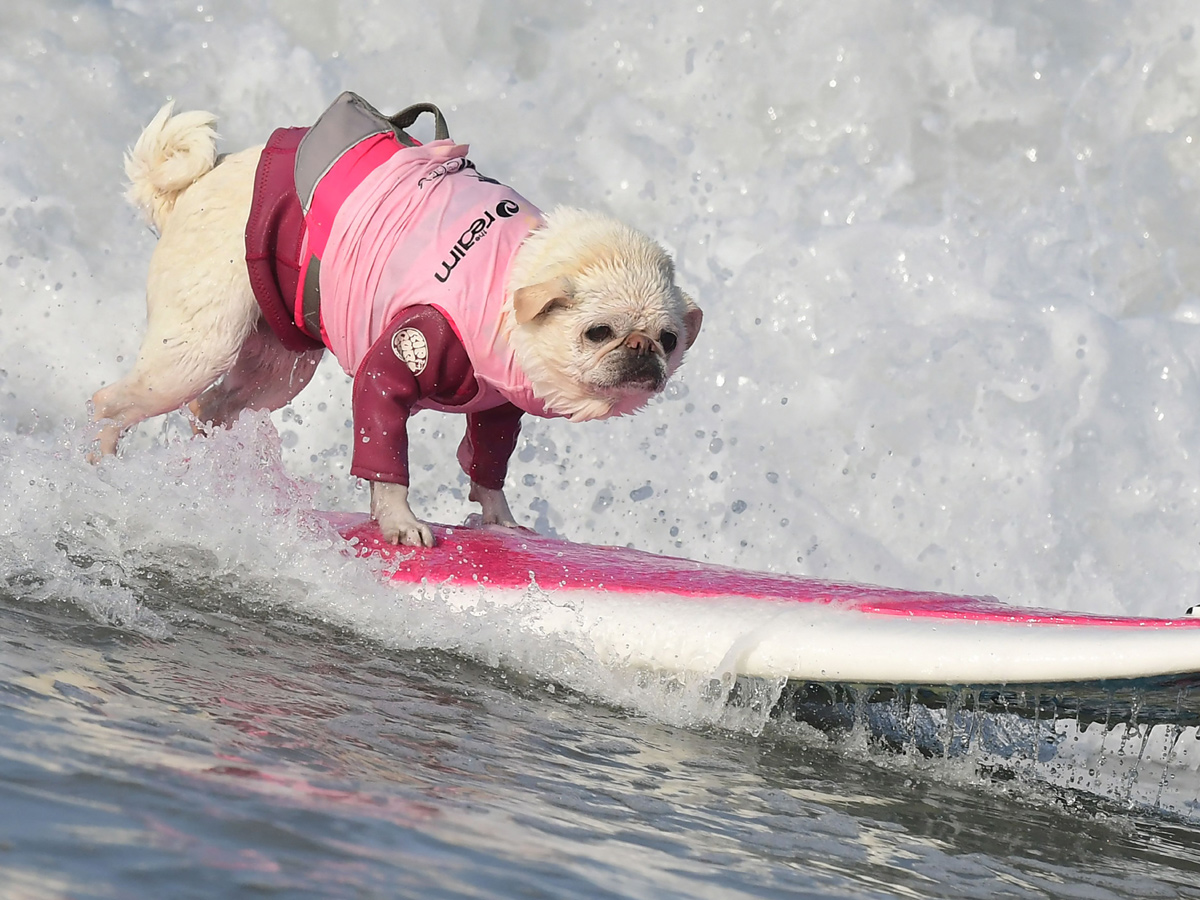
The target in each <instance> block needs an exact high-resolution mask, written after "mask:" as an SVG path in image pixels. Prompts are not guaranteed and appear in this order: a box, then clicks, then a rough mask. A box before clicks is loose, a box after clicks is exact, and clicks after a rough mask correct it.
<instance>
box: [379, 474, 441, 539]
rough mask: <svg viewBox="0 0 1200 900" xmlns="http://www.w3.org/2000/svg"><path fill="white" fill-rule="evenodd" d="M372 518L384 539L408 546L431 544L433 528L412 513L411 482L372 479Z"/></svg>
mask: <svg viewBox="0 0 1200 900" xmlns="http://www.w3.org/2000/svg"><path fill="white" fill-rule="evenodd" d="M371 518H372V519H374V520H375V521H376V522H377V523H378V525H379V530H380V531H381V532H383V538H384V540H386V541H389V542H390V543H393V544H404V545H405V546H406V547H432V546H433V530H432V529H431V528H430V527H429V526H428V525H426V524H425V523H424V522H422V521H420V520H419V519H418V518H417V517H416V516H414V515H413V512H412V508H411V507H410V506H409V505H408V485H404V484H389V483H387V482H383V481H372V482H371Z"/></svg>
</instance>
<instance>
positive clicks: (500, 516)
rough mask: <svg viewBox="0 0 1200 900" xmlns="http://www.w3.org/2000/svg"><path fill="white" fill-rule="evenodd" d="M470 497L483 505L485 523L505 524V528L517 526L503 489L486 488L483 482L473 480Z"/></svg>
mask: <svg viewBox="0 0 1200 900" xmlns="http://www.w3.org/2000/svg"><path fill="white" fill-rule="evenodd" d="M468 499H470V500H473V501H475V502H476V503H478V504H479V505H480V506H482V507H483V515H482V517H481V518H482V520H483V524H484V525H503V526H504V527H505V528H517V527H519V526H518V525H517V520H516V519H514V518H513V514H512V511H511V510H510V509H509V508H508V500H506V499H505V497H504V491H503V489H499V490H498V489H496V488H485V487H484V486H483V485H481V484H476V483H475V482H473V481H472V482H471V493H470V494H469V495H468Z"/></svg>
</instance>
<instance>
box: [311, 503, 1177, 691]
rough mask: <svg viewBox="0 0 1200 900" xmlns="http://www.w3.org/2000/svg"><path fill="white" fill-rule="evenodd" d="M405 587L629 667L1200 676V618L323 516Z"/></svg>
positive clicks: (967, 679)
mask: <svg viewBox="0 0 1200 900" xmlns="http://www.w3.org/2000/svg"><path fill="white" fill-rule="evenodd" d="M326 518H327V519H328V521H329V522H330V523H331V524H333V525H334V527H335V528H337V530H338V532H339V533H340V534H341V535H342V537H343V538H345V539H346V540H347V541H348V542H349V543H350V544H351V545H352V548H353V549H352V552H354V553H356V554H357V555H358V556H360V557H374V558H376V559H378V560H379V561H380V562H381V569H380V571H381V575H382V577H385V578H387V579H389V580H390V581H392V582H394V583H396V584H397V585H410V586H417V585H424V586H429V587H435V588H437V589H438V590H441V591H443V593H446V594H447V595H454V596H456V597H458V598H460V599H459V602H461V603H462V604H463V606H464V609H468V610H471V611H474V613H476V614H477V613H478V610H479V609H480V608H481V607H480V606H479V604H481V603H486V604H491V605H492V606H493V607H494V606H495V605H496V604H502V605H503V604H507V605H509V606H511V607H512V608H514V609H520V610H522V611H523V612H524V618H523V619H521V623H522V624H521V627H523V628H528V629H529V630H531V631H532V632H534V633H538V634H546V635H550V636H554V637H555V638H558V639H563V640H567V641H569V642H576V643H579V644H580V645H581V646H583V647H585V648H586V649H587V650H589V651H590V652H591V653H593V654H595V655H598V656H599V657H600V658H602V659H604V660H607V661H609V662H612V663H615V664H621V665H634V666H647V667H652V668H661V669H667V670H678V671H695V672H710V673H713V672H715V673H728V674H732V675H744V676H751V677H766V678H780V677H782V678H786V679H789V680H800V681H804V680H811V681H823V682H828V681H834V682H843V683H858V684H922V685H973V684H975V685H978V684H988V685H1001V684H1020V683H1056V684H1062V683H1076V682H1084V681H1087V682H1094V681H1103V680H1127V679H1144V678H1160V677H1163V676H1183V675H1193V674H1195V675H1200V618H1191V617H1180V618H1153V617H1132V616H1130V617H1126V616H1112V615H1094V614H1086V613H1076V612H1067V611H1062V610H1053V609H1032V608H1026V607H1015V606H1009V605H1006V604H1004V603H1002V602H1000V601H999V600H997V599H995V598H993V597H973V596H958V595H952V594H943V593H933V592H921V591H905V590H898V589H894V588H886V587H876V586H870V585H857V584H848V583H842V582H834V581H825V580H820V579H812V578H805V577H802V576H796V575H786V574H777V573H769V572H752V571H745V570H741V569H736V568H731V567H727V566H718V565H712V564H707V563H700V562H696V561H694V560H689V559H681V558H676V557H669V556H660V555H657V554H653V553H647V552H644V551H640V550H634V549H629V548H623V547H603V546H596V545H589V544H576V543H570V542H567V541H563V540H558V539H554V538H548V537H544V536H541V535H537V534H535V533H533V532H530V531H526V530H512V529H504V528H496V527H445V526H435V527H434V534H435V538H436V546H434V547H432V548H424V547H397V546H395V545H392V544H388V543H387V542H385V541H384V540H383V538H382V535H381V534H380V533H379V530H378V528H377V527H376V526H375V525H374V523H372V522H371V521H370V520H369V519H368V517H367V516H365V515H349V514H326Z"/></svg>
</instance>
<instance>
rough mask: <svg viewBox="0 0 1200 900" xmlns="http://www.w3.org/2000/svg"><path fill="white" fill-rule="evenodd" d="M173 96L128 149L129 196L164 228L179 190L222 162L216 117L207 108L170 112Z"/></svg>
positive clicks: (147, 215)
mask: <svg viewBox="0 0 1200 900" xmlns="http://www.w3.org/2000/svg"><path fill="white" fill-rule="evenodd" d="M174 108H175V102H174V101H170V102H168V103H167V104H166V105H165V106H163V108H162V109H160V110H159V111H158V115H156V116H155V117H154V118H153V119H152V120H151V122H150V124H149V125H147V126H146V128H145V130H144V131H143V132H142V135H141V137H139V138H138V139H137V143H136V144H134V145H133V149H132V150H130V151H128V152H127V153H126V154H125V175H126V176H127V177H128V178H129V189H128V190H127V191H126V192H125V197H126V199H128V200H129V202H130V203H132V204H133V205H134V206H136V207H137V208H138V209H139V210H141V212H142V215H144V216H145V217H146V220H147V221H148V222H149V223H150V224H151V225H152V226H154V228H155V229H156V230H157V231H158V232H159V233H160V234H161V233H162V229H163V225H164V224H165V223H166V221H167V219H168V218H169V217H170V215H171V210H172V209H174V208H175V201H176V200H178V199H179V195H180V194H182V193H183V192H184V191H186V190H187V189H188V188H189V187H190V186H191V185H192V184H194V183H195V182H196V181H198V180H199V179H200V178H202V177H203V176H204V175H205V174H207V173H208V172H209V171H211V170H212V168H213V166H215V165H216V162H217V132H216V130H215V129H214V128H213V126H214V125H216V123H217V117H216V116H214V115H213V114H212V113H207V112H185V113H180V114H179V115H177V116H173V115H171V112H172V111H173V110H174Z"/></svg>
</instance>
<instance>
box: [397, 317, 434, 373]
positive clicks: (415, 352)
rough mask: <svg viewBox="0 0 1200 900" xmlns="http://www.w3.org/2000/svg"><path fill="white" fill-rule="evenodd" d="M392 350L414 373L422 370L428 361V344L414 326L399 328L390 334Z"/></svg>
mask: <svg viewBox="0 0 1200 900" xmlns="http://www.w3.org/2000/svg"><path fill="white" fill-rule="evenodd" d="M392 352H393V353H395V354H396V358H397V359H399V360H400V361H401V362H402V363H404V364H405V365H406V366H408V370H409V371H410V372H412V373H413V374H414V375H420V374H421V373H422V372H424V371H425V366H426V365H428V363H429V344H428V342H427V341H426V340H425V335H423V334H421V332H419V331H417V329H415V328H401V329H400V330H399V331H397V332H396V333H395V334H393V335H392Z"/></svg>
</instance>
